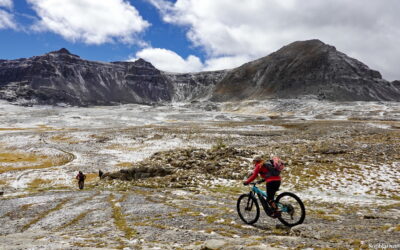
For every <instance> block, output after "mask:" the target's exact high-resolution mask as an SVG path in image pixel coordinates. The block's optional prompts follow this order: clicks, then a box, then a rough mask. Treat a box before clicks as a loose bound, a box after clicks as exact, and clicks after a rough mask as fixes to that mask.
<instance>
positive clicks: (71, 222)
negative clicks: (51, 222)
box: [57, 210, 92, 230]
mask: <svg viewBox="0 0 400 250" xmlns="http://www.w3.org/2000/svg"><path fill="white" fill-rule="evenodd" d="M90 212H92V210H88V211H85V212H83V213H80V214H79V215H78V216H76V217H75V218H73V219H72V220H70V221H69V222H67V223H65V224H64V225H62V226H60V227H59V228H58V229H57V230H62V229H65V228H67V227H69V226H72V225H75V224H77V223H78V222H79V221H81V220H82V219H83V218H85V216H86V215H87V214H88V213H90Z"/></svg>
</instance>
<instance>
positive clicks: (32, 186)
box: [28, 179, 51, 189]
mask: <svg viewBox="0 0 400 250" xmlns="http://www.w3.org/2000/svg"><path fill="white" fill-rule="evenodd" d="M50 183H51V180H44V179H34V180H32V181H31V182H30V183H29V184H28V187H29V188H30V189H36V188H39V187H43V186H46V185H48V184H50Z"/></svg>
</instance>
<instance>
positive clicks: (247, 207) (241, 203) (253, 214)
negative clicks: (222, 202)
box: [236, 194, 260, 225]
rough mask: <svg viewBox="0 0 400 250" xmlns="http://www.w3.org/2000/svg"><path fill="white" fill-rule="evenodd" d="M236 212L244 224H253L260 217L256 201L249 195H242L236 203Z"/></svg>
mask: <svg viewBox="0 0 400 250" xmlns="http://www.w3.org/2000/svg"><path fill="white" fill-rule="evenodd" d="M236 208H237V212H238V214H239V217H240V219H242V221H244V222H245V223H246V224H250V225H251V224H254V223H256V222H257V220H258V218H259V217H260V207H259V206H258V202H257V199H256V198H255V197H254V196H252V195H250V194H242V195H241V196H240V197H239V199H238V201H237V205H236Z"/></svg>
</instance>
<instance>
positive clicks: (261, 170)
mask: <svg viewBox="0 0 400 250" xmlns="http://www.w3.org/2000/svg"><path fill="white" fill-rule="evenodd" d="M268 171H269V170H268V168H266V167H265V166H264V163H263V162H260V163H258V164H256V167H255V168H254V170H253V174H252V175H251V176H250V177H249V178H248V179H247V181H246V183H247V184H248V183H250V182H252V181H254V179H255V178H257V176H258V174H260V175H261V177H262V178H264V179H265V181H266V182H267V183H268V182H271V181H280V180H281V177H280V176H268Z"/></svg>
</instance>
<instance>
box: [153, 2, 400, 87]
mask: <svg viewBox="0 0 400 250" xmlns="http://www.w3.org/2000/svg"><path fill="white" fill-rule="evenodd" d="M148 1H149V2H151V3H152V4H153V5H154V6H156V7H157V8H158V9H159V10H160V12H161V15H162V17H163V20H164V21H165V22H168V23H172V24H176V25H181V26H185V27H187V28H188V32H187V37H188V39H189V40H190V41H191V42H192V43H193V44H194V45H195V46H199V47H201V48H203V49H204V50H205V51H206V53H207V57H208V58H209V62H208V64H211V62H215V61H218V62H219V63H218V64H219V65H221V67H222V65H223V64H224V63H223V61H224V60H222V59H221V60H216V59H215V58H226V57H233V58H237V57H247V58H249V59H255V58H258V57H262V56H265V55H267V54H269V53H271V52H273V51H275V50H277V49H279V48H280V47H282V46H283V45H286V44H289V43H291V42H293V41H298V40H307V39H314V38H317V39H320V40H322V41H323V42H325V43H328V44H331V45H334V46H336V47H337V48H338V50H341V51H343V52H344V53H347V54H349V55H350V56H353V57H356V58H357V59H359V60H360V61H362V62H364V63H366V64H367V65H369V66H370V67H371V68H373V69H377V70H379V71H381V72H382V73H383V75H384V77H386V78H388V79H390V80H391V79H394V78H397V79H400V72H399V71H398V65H399V64H400V47H399V46H398V44H400V15H399V14H398V12H399V10H400V1H398V0H385V1H381V0H371V1H365V0H353V1H348V0H324V1H322V0H307V1H302V0H218V1H215V0H202V1H199V0H177V1H176V2H175V3H171V2H168V1H165V0H148ZM225 62H226V63H227V64H226V65H227V66H229V64H230V62H229V61H228V60H225ZM228 63H229V64H228ZM205 64H207V62H206V63H205Z"/></svg>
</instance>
